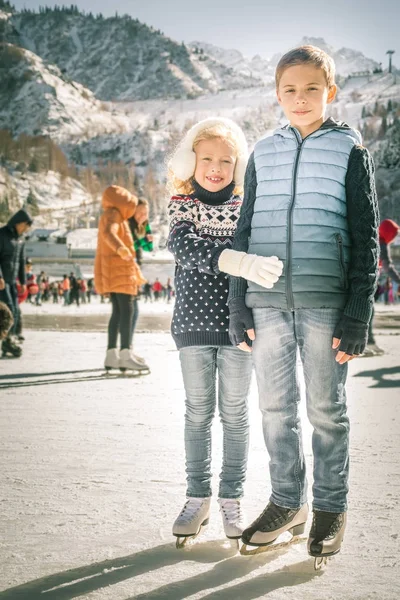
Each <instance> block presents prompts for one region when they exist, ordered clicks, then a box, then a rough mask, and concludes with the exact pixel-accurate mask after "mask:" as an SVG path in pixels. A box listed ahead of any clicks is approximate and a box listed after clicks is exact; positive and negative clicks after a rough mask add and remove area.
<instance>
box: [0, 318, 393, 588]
mask: <svg viewBox="0 0 400 600" xmlns="http://www.w3.org/2000/svg"><path fill="white" fill-rule="evenodd" d="M380 333H381V335H378V338H377V341H378V343H379V345H381V346H382V347H384V348H385V350H386V354H385V355H384V356H382V357H377V358H364V359H357V360H354V361H352V363H351V364H350V377H349V380H348V398H349V401H348V405H349V415H350V419H351V480H350V496H349V501H350V507H349V520H348V528H347V532H346V536H345V540H344V543H343V547H342V552H341V553H340V555H338V556H337V557H335V558H334V559H332V560H331V561H330V562H329V563H328V566H327V568H326V569H325V570H324V571H323V572H315V571H314V569H313V561H312V559H311V558H310V557H308V555H307V552H306V548H305V545H304V544H297V545H294V546H292V547H290V548H288V549H286V550H277V551H275V552H272V553H270V554H264V555H259V556H255V557H243V556H240V555H238V554H237V553H236V549H235V548H233V547H232V546H231V545H230V543H228V542H227V541H226V540H225V539H224V537H223V531H222V523H221V519H220V515H219V513H218V508H217V501H216V496H215V497H214V499H213V503H212V518H211V520H210V525H209V527H208V528H207V530H206V531H205V532H204V533H203V534H202V535H201V536H200V537H199V538H198V540H197V543H196V545H194V546H193V547H191V548H190V549H185V550H176V549H175V545H174V538H173V537H172V535H171V527H172V523H173V521H174V519H175V518H176V516H177V514H178V512H179V510H180V509H181V506H182V504H183V501H184V498H185V474H184V454H183V415H184V391H183V384H182V379H181V374H180V366H179V358H178V353H177V351H176V350H175V348H174V344H173V342H172V339H171V337H170V336H169V335H168V334H167V333H159V332H158V333H142V334H138V335H137V343H136V351H137V353H138V354H141V355H142V356H144V357H145V358H146V359H147V360H148V362H149V363H150V365H151V369H152V372H151V374H150V375H148V376H142V377H139V378H133V377H130V378H128V377H119V376H118V377H112V378H106V377H104V376H103V374H102V373H103V370H102V368H101V365H102V362H103V359H104V353H105V345H106V335H105V333H92V332H86V333H82V332H59V331H27V332H26V337H27V339H26V342H25V346H24V354H23V356H22V358H21V359H19V360H12V359H7V360H6V359H4V360H1V361H0V398H1V400H0V420H1V424H0V434H1V437H0V462H1V464H0V590H1V591H0V599H1V600H2V599H6V598H7V599H14V598H15V599H26V600H36V599H39V598H41V599H42V598H43V599H46V600H67V599H72V598H84V599H86V600H133V599H135V600H136V599H139V598H140V599H142V598H143V599H144V598H145V599H147V600H156V599H157V600H161V599H162V600H167V599H168V600H183V599H186V598H190V599H191V600H197V599H200V598H202V599H204V598H206V599H207V600H209V599H210V600H211V599H212V600H214V599H215V600H253V599H257V598H266V599H268V600H290V599H294V600H313V599H318V600H319V599H322V600H398V598H399V597H400V458H399V456H400V394H399V392H400V336H399V335H398V334H399V330H390V329H387V330H381V331H380ZM303 396H304V394H303ZM301 411H302V416H303V425H304V427H303V433H304V441H305V451H306V457H307V466H308V476H309V480H311V479H312V475H311V473H312V470H311V466H312V465H311V446H310V436H311V430H310V426H309V424H308V422H307V419H306V416H305V406H304V399H303V401H302V404H301ZM250 415H251V449H250V457H249V468H248V477H247V483H246V488H245V489H246V493H245V498H244V500H243V505H244V507H245V510H246V514H247V517H248V521H249V522H250V521H251V520H253V519H254V518H255V517H256V516H258V514H259V512H261V510H262V509H263V508H264V506H265V504H266V502H267V499H268V496H269V492H270V488H269V476H268V456H267V453H266V450H265V446H264V441H263V437H262V431H261V417H260V413H259V410H258V402H257V388H256V383H255V380H254V381H253V385H252V390H251V396H250ZM213 443H214V448H213V452H214V460H213V472H214V479H215V480H214V490H216V489H217V483H218V473H219V468H220V464H221V427H220V423H219V419H218V417H217V418H216V419H215V425H214V428H213ZM310 483H311V481H310Z"/></svg>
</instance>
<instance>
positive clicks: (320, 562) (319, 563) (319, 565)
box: [314, 554, 333, 571]
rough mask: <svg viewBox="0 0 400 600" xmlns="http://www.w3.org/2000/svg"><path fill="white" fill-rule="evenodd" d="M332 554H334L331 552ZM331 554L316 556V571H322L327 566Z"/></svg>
mask: <svg viewBox="0 0 400 600" xmlns="http://www.w3.org/2000/svg"><path fill="white" fill-rule="evenodd" d="M330 556H333V554H331V555H330ZM328 558H329V556H316V557H315V558H314V571H321V570H322V569H323V567H325V566H326V564H327V562H328Z"/></svg>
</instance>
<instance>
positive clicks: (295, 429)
mask: <svg viewBox="0 0 400 600" xmlns="http://www.w3.org/2000/svg"><path fill="white" fill-rule="evenodd" d="M341 315H342V311H340V310H337V309H330V308H326V309H301V310H297V311H295V312H285V311H280V310H276V309H271V308H255V309H253V318H254V325H255V333H256V340H255V342H253V361H254V366H255V371H256V377H257V384H258V390H259V399H260V409H261V412H262V419H263V431H264V438H265V443H266V446H267V450H268V453H269V456H270V475H271V485H272V494H271V500H272V501H273V502H274V503H275V504H277V505H279V506H283V507H287V508H298V507H299V506H301V505H302V504H304V503H305V502H306V501H307V480H306V473H305V462H304V454H303V448H302V436H301V425H300V419H299V415H298V403H299V400H300V394H299V387H298V381H297V374H296V351H297V346H298V347H299V349H300V356H301V360H302V363H303V367H304V378H305V384H306V400H307V414H308V418H309V420H310V423H311V425H312V426H313V428H314V432H313V437H312V447H313V454H314V485H313V496H314V503H313V508H314V509H318V510H325V511H330V512H343V511H345V510H346V508H347V503H346V497H347V491H348V484H347V481H348V469H349V420H348V417H347V414H346V392H345V387H344V386H345V381H346V375H347V364H345V365H339V364H338V363H337V362H336V361H335V355H336V352H335V351H334V350H332V348H331V346H332V337H333V330H334V328H335V325H336V324H337V322H338V321H339V319H340V317H341Z"/></svg>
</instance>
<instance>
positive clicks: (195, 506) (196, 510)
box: [172, 498, 211, 548]
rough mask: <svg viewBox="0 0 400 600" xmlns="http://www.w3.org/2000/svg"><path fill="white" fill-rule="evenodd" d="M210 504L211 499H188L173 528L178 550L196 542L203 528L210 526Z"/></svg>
mask: <svg viewBox="0 0 400 600" xmlns="http://www.w3.org/2000/svg"><path fill="white" fill-rule="evenodd" d="M210 504H211V498H187V500H186V502H185V505H184V507H183V508H182V510H181V512H180V513H179V516H178V518H177V519H176V521H175V523H174V525H173V527H172V534H173V535H174V536H175V537H176V538H177V540H176V547H177V548H183V547H184V546H185V545H186V543H187V542H188V541H189V540H194V539H195V538H196V537H197V536H198V535H199V533H200V531H201V529H202V527H205V525H208V521H209V518H210Z"/></svg>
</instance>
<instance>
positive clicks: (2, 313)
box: [0, 302, 14, 340]
mask: <svg viewBox="0 0 400 600" xmlns="http://www.w3.org/2000/svg"><path fill="white" fill-rule="evenodd" d="M13 323H14V318H13V316H12V312H11V310H10V309H9V308H8V306H7V304H4V302H0V340H3V339H4V338H6V337H7V334H8V332H9V331H10V329H11V327H12V326H13Z"/></svg>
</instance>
